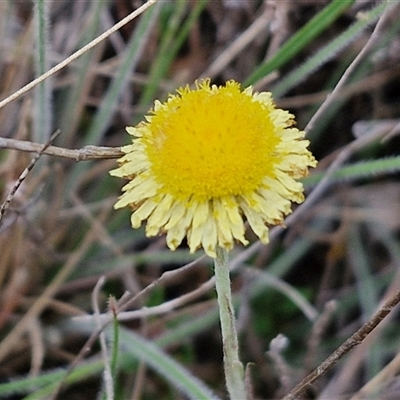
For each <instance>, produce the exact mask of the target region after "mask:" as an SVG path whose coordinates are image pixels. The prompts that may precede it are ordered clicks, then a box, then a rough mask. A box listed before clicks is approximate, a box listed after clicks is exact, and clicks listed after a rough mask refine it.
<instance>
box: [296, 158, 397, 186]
mask: <svg viewBox="0 0 400 400" xmlns="http://www.w3.org/2000/svg"><path fill="white" fill-rule="evenodd" d="M399 171H400V156H393V157H387V158H380V159H378V160H371V161H362V162H358V163H355V164H352V165H348V166H346V167H343V168H340V169H338V170H337V171H335V172H334V173H333V174H332V178H331V180H332V183H336V182H340V181H355V180H358V179H365V178H370V177H374V176H376V175H388V174H394V173H397V172H399ZM324 175H325V173H324V172H316V173H314V174H312V175H310V176H308V177H306V178H304V179H303V180H302V182H303V184H304V185H305V186H306V187H308V186H313V185H315V184H317V183H318V182H319V181H321V180H322V178H323V177H324Z"/></svg>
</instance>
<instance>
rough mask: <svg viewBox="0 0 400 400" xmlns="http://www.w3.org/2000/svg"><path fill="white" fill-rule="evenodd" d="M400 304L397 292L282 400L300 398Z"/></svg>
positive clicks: (399, 294) (399, 293)
mask: <svg viewBox="0 0 400 400" xmlns="http://www.w3.org/2000/svg"><path fill="white" fill-rule="evenodd" d="M399 303H400V290H399V291H397V292H396V293H395V294H394V296H392V297H391V298H390V299H389V300H388V301H386V302H385V303H384V304H383V306H382V307H381V308H380V309H379V310H378V311H377V312H376V313H375V314H374V315H373V316H372V318H371V319H370V320H369V321H368V322H366V323H365V324H364V325H363V326H362V327H361V328H360V329H359V330H358V331H357V332H356V333H354V334H353V335H352V336H350V337H349V338H348V339H347V340H346V341H345V342H344V343H343V344H342V345H341V346H340V347H339V348H338V349H336V350H335V351H334V352H333V353H332V354H331V355H330V356H329V357H328V358H327V359H326V360H325V361H324V362H322V363H321V364H320V365H319V366H318V367H317V368H316V369H315V370H314V371H313V372H311V373H310V374H309V375H308V376H307V377H306V378H304V379H303V380H302V381H301V382H300V383H299V384H298V385H297V386H296V387H295V388H294V389H292V390H291V391H290V392H289V393H288V394H287V395H286V396H285V397H284V398H283V399H282V400H294V399H296V398H298V396H300V395H301V394H302V393H303V392H304V391H305V390H306V389H307V388H308V386H309V385H311V384H312V383H313V382H315V381H316V380H317V379H319V378H320V377H321V375H323V374H324V373H325V372H326V371H328V370H329V369H331V368H332V367H333V366H334V365H335V364H336V363H337V362H338V361H339V360H340V359H341V358H342V357H343V356H344V355H345V354H347V353H348V352H349V351H350V350H352V349H353V348H354V347H355V346H357V345H359V344H360V343H362V342H363V340H364V339H365V338H366V337H367V336H368V335H369V334H370V333H371V332H372V331H373V330H374V329H375V328H376V327H377V326H378V325H379V324H380V323H381V322H382V320H383V319H384V318H385V317H386V316H387V315H388V314H389V313H390V312H391V311H393V309H394V308H395V307H396V306H397V304H399Z"/></svg>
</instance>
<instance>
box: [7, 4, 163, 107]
mask: <svg viewBox="0 0 400 400" xmlns="http://www.w3.org/2000/svg"><path fill="white" fill-rule="evenodd" d="M156 1H157V0H148V1H147V3H145V4H143V5H142V6H141V7H139V8H137V9H136V10H134V11H133V12H131V13H130V14H129V15H127V16H126V17H125V18H123V19H121V21H119V22H118V23H116V24H115V25H114V26H113V27H111V28H110V29H108V30H107V31H106V32H104V33H103V34H101V35H100V36H98V37H97V38H96V39H94V40H92V41H91V42H89V43H88V44H87V45H86V46H83V47H82V48H81V49H79V50H77V51H76V52H75V53H73V54H71V55H70V56H69V57H68V58H66V59H65V60H63V61H61V62H60V63H59V64H57V65H55V66H54V67H53V68H51V69H49V70H48V71H47V72H46V73H44V74H43V75H40V76H39V77H38V78H36V79H34V80H33V81H31V82H29V83H28V84H27V85H25V86H24V87H22V88H21V89H19V90H17V91H16V92H15V93H13V94H12V95H11V96H8V97H7V98H5V99H4V100H2V101H0V109H1V108H3V107H4V106H5V105H7V104H8V103H11V102H12V101H13V100H15V99H17V98H18V97H20V96H22V95H23V94H25V93H26V92H28V91H29V90H31V89H33V88H34V87H35V86H37V85H38V84H39V83H41V82H43V81H44V80H46V79H47V78H48V77H50V76H51V75H54V74H55V73H56V72H58V71H60V70H62V69H63V68H65V67H66V66H67V65H68V64H70V63H71V62H72V61H75V60H76V59H77V58H79V57H80V56H81V55H82V54H84V53H86V52H87V51H88V50H90V49H92V48H93V47H95V46H96V45H98V44H99V43H101V42H102V41H103V40H105V39H107V38H108V37H109V36H111V35H112V34H113V33H115V32H117V31H118V30H119V29H121V28H122V27H123V26H124V25H126V24H127V23H128V22H130V21H132V20H133V19H135V18H136V17H137V16H139V15H140V14H142V13H143V12H144V11H145V10H147V9H148V8H149V7H150V6H152V5H153V4H154V3H155V2H156Z"/></svg>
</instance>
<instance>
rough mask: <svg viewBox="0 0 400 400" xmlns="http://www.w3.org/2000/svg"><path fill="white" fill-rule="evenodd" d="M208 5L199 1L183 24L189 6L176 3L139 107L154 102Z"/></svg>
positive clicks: (205, 1)
mask: <svg viewBox="0 0 400 400" xmlns="http://www.w3.org/2000/svg"><path fill="white" fill-rule="evenodd" d="M207 3H208V0H201V1H198V2H197V3H196V5H195V7H194V8H193V9H192V11H191V13H190V15H189V16H188V17H187V19H186V20H185V21H184V22H183V23H182V22H181V21H182V18H183V16H184V13H185V12H186V6H187V4H186V3H185V2H176V7H177V8H176V11H175V13H174V15H173V16H172V17H171V19H170V21H169V23H168V26H167V28H166V32H165V33H164V35H163V38H162V42H161V44H160V50H159V52H158V55H157V57H156V59H155V61H154V64H153V67H152V68H151V71H150V74H149V83H148V85H147V86H146V87H145V89H144V91H143V94H142V96H141V98H140V101H139V106H142V107H146V106H148V105H149V104H150V103H151V102H152V101H153V100H154V97H155V95H156V92H157V90H158V87H159V84H160V81H161V79H162V78H164V77H165V75H166V74H167V72H168V69H169V67H170V65H171V63H172V61H173V60H174V59H175V57H176V55H177V53H178V51H179V49H180V48H181V47H182V45H183V43H184V41H185V40H186V38H187V36H188V34H189V31H190V29H191V27H192V26H193V24H194V23H195V22H196V21H197V19H198V18H199V16H200V14H201V12H202V11H203V9H204V7H205V6H206V5H207Z"/></svg>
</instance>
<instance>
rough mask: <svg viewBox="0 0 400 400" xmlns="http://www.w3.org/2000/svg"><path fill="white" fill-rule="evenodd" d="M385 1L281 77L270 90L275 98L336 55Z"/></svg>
mask: <svg viewBox="0 0 400 400" xmlns="http://www.w3.org/2000/svg"><path fill="white" fill-rule="evenodd" d="M387 5H388V4H387V3H385V2H383V3H381V4H379V5H378V6H376V7H375V8H373V9H372V10H371V11H369V12H368V13H365V15H363V17H362V18H360V19H359V20H358V21H357V22H355V23H354V24H353V25H351V26H350V27H349V28H348V29H346V30H345V31H344V32H343V33H342V34H340V35H339V36H337V37H336V38H335V39H334V40H332V41H331V42H330V43H328V44H327V45H326V46H324V47H323V48H322V49H321V50H319V51H318V52H317V54H315V55H314V56H312V57H311V58H310V59H309V60H307V61H306V62H305V63H303V64H302V65H301V66H300V67H298V68H296V69H295V70H294V71H293V72H291V73H290V74H288V75H287V76H285V77H283V78H282V79H281V80H280V81H279V83H278V84H277V85H275V86H274V87H273V88H272V89H271V92H272V93H273V94H274V97H275V98H279V97H282V95H284V94H285V93H286V92H288V91H289V90H290V89H292V88H293V87H294V86H296V85H298V84H299V83H301V82H302V81H303V80H304V79H306V78H307V77H308V76H309V75H310V74H311V73H313V72H314V71H316V70H317V69H318V68H319V67H320V66H321V65H323V64H325V63H326V62H328V61H329V60H331V59H333V58H334V57H336V55H337V54H338V53H339V52H340V51H342V50H343V49H344V48H346V47H347V46H349V45H350V44H351V43H353V42H354V41H355V40H356V39H357V38H358V37H359V36H360V35H361V33H362V32H363V31H364V30H365V29H366V28H367V27H368V26H370V25H371V24H372V23H373V22H375V21H376V20H377V19H378V18H379V16H380V15H381V14H382V13H383V11H384V10H385V8H386V7H387Z"/></svg>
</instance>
